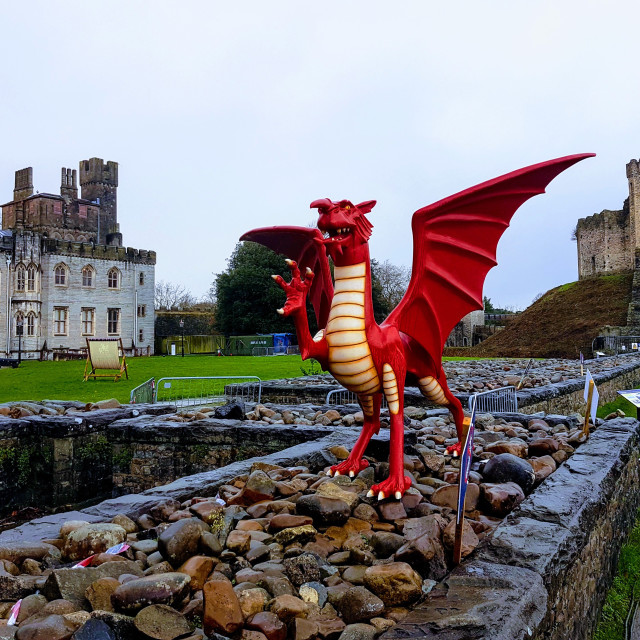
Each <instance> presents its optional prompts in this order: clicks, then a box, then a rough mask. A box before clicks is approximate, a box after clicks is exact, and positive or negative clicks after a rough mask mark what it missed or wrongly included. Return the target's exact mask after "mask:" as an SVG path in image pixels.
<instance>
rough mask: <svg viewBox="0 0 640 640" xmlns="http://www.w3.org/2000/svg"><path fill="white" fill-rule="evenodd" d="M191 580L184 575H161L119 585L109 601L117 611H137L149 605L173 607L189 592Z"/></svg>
mask: <svg viewBox="0 0 640 640" xmlns="http://www.w3.org/2000/svg"><path fill="white" fill-rule="evenodd" d="M190 582H191V578H190V577H189V576H187V575H185V574H184V573H162V574H159V575H153V576H144V577H142V578H136V579H135V580H131V581H129V582H125V583H124V584H121V585H120V586H119V587H118V588H117V589H116V590H115V591H114V593H113V596H112V597H111V601H112V603H113V605H114V607H115V608H116V610H118V611H123V612H132V611H138V610H140V609H142V608H143V607H146V606H147V605H150V604H168V605H173V604H176V603H177V602H180V601H181V600H182V599H183V598H184V597H185V596H186V595H187V593H188V592H189V583H190Z"/></svg>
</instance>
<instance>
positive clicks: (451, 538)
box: [442, 519, 480, 558]
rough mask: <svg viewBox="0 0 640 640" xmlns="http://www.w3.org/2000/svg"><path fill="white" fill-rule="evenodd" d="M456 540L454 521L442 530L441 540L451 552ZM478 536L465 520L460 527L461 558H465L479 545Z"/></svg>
mask: <svg viewBox="0 0 640 640" xmlns="http://www.w3.org/2000/svg"><path fill="white" fill-rule="evenodd" d="M455 539H456V521H455V519H454V520H452V521H451V522H450V523H449V524H448V525H447V526H446V527H445V529H444V533H443V534H442V540H443V542H444V546H445V547H447V549H449V550H453V547H454V544H455ZM479 542H480V541H479V540H478V536H477V535H476V533H475V531H474V530H473V528H472V526H471V525H470V524H469V523H468V522H467V521H466V520H465V521H464V523H463V525H462V543H461V547H460V549H461V556H462V557H463V558H466V557H467V556H468V555H469V554H470V553H471V552H472V551H473V550H474V549H475V548H476V547H477V546H478V544H479Z"/></svg>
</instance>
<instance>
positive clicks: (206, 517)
mask: <svg viewBox="0 0 640 640" xmlns="http://www.w3.org/2000/svg"><path fill="white" fill-rule="evenodd" d="M223 509H224V508H223V506H222V505H221V504H218V503H217V502H213V501H210V500H206V501H205V502H197V503H196V504H192V505H191V506H190V507H189V512H190V513H192V514H193V515H194V516H197V517H198V518H200V520H202V521H203V522H206V523H207V524H208V525H213V524H215V523H216V521H217V520H218V519H220V518H221V517H222V512H223ZM176 513H178V512H177V511H176V512H175V513H174V514H172V516H171V517H173V516H175V515H176Z"/></svg>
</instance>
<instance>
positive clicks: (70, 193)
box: [60, 167, 78, 201]
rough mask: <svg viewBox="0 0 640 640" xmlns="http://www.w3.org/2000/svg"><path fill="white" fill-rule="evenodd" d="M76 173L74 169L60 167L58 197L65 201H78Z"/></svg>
mask: <svg viewBox="0 0 640 640" xmlns="http://www.w3.org/2000/svg"><path fill="white" fill-rule="evenodd" d="M77 178H78V173H77V171H76V170H75V169H66V168H65V167H62V177H61V180H60V195H61V196H62V197H63V198H64V199H65V200H67V201H69V200H77V199H78V182H77Z"/></svg>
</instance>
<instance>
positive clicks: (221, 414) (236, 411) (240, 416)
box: [213, 400, 245, 420]
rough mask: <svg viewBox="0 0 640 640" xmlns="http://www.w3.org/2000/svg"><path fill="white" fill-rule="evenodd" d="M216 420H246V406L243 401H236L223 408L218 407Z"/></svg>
mask: <svg viewBox="0 0 640 640" xmlns="http://www.w3.org/2000/svg"><path fill="white" fill-rule="evenodd" d="M213 417H214V418H221V419H222V420H244V419H245V406H244V402H242V401H241V400H234V401H232V402H228V403H227V404H225V405H222V406H221V407H216V409H215V411H214V412H213Z"/></svg>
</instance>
